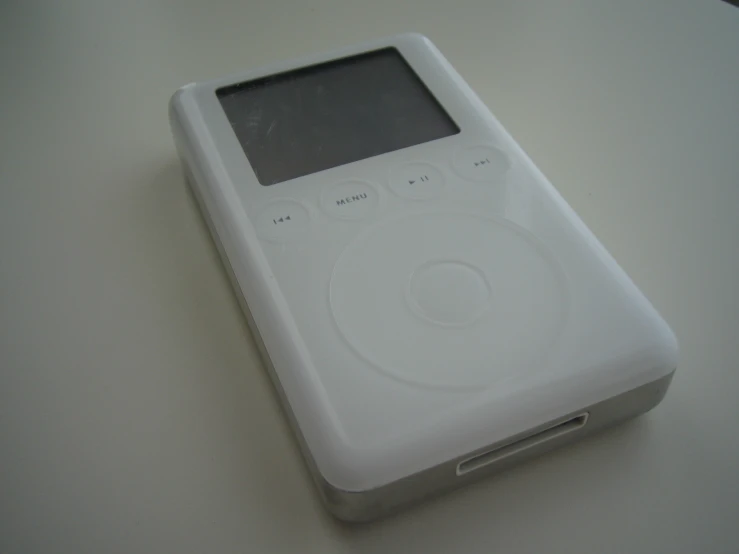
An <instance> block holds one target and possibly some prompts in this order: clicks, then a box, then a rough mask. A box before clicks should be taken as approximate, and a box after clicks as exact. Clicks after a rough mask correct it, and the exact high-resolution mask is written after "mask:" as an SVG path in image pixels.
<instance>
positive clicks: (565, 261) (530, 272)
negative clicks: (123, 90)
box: [169, 33, 678, 492]
mask: <svg viewBox="0 0 739 554" xmlns="http://www.w3.org/2000/svg"><path fill="white" fill-rule="evenodd" d="M387 47H393V48H396V49H397V50H398V51H399V52H400V54H401V55H402V56H403V57H404V58H405V59H406V60H407V61H408V63H409V64H410V65H411V67H413V68H414V71H416V72H417V73H418V75H419V77H420V78H421V79H422V80H423V81H424V84H425V86H426V87H428V89H429V90H431V91H433V92H434V94H435V95H436V97H437V99H438V100H439V102H440V104H441V105H442V106H443V107H444V109H445V110H446V111H447V112H448V113H450V114H451V115H452V117H453V118H454V119H455V121H456V123H457V124H458V125H459V129H460V131H459V132H458V133H457V134H455V135H452V136H447V137H445V138H441V139H438V140H434V141H430V142H425V143H421V144H417V145H414V146H410V147H407V148H403V149H400V150H396V151H393V152H391V153H386V154H383V155H379V156H373V157H368V158H365V159H362V160H360V161H357V162H354V163H349V164H344V165H340V166H336V167H332V168H330V169H327V170H324V171H321V172H317V173H312V174H310V175H307V176H302V177H297V178H294V179H291V180H287V181H284V182H281V183H279V184H277V185H274V186H270V187H263V186H261V185H260V184H259V182H258V181H257V178H256V176H255V173H254V169H253V168H252V167H251V164H250V161H251V160H250V161H247V160H246V157H245V156H244V154H243V152H242V151H241V146H240V144H239V142H238V141H237V139H236V136H235V135H234V132H233V129H232V126H231V123H229V122H228V121H227V120H226V118H225V113H224V111H223V110H222V108H221V107H220V105H219V104H218V102H217V100H216V93H215V91H217V90H218V89H219V88H221V87H230V86H233V85H238V84H239V83H242V82H243V81H244V80H248V79H250V78H253V77H258V76H262V75H272V74H274V73H279V72H282V71H286V70H288V71H289V70H290V69H293V68H298V69H300V68H303V67H305V66H306V65H313V64H315V63H321V62H325V61H330V60H334V59H337V58H342V57H345V56H352V55H356V54H357V53H360V54H361V53H365V52H368V51H369V52H372V51H376V50H378V49H382V48H387ZM388 86H389V87H390V86H392V84H391V83H388ZM169 114H170V124H171V128H172V132H173V136H174V141H175V144H176V145H177V150H178V152H179V154H180V157H181V158H182V160H183V164H184V167H185V168H187V169H186V171H187V172H188V173H192V175H193V179H192V182H193V186H194V187H196V190H197V195H198V197H200V198H202V199H203V202H204V205H205V209H206V211H207V213H208V218H209V220H211V221H213V224H214V229H215V230H216V233H217V235H218V242H219V243H220V244H222V245H223V251H224V253H225V256H226V257H227V258H228V260H229V265H230V267H231V268H232V269H233V273H234V275H235V277H236V282H237V283H238V285H237V286H238V288H239V289H240V293H241V294H243V296H244V298H245V299H246V302H247V304H248V305H249V312H250V313H251V314H252V316H253V318H254V321H255V324H256V327H257V328H258V330H259V334H260V337H261V339H262V340H263V341H264V344H265V347H266V349H267V352H269V356H270V360H271V362H272V364H273V365H274V369H275V374H276V376H277V380H278V382H279V383H280V388H281V389H282V390H283V391H284V394H285V398H286V402H287V404H288V405H289V407H288V409H289V410H290V412H291V413H293V414H294V416H295V420H296V422H297V426H298V427H299V429H300V431H299V432H300V435H301V436H302V437H303V438H304V439H305V444H306V448H307V450H308V452H309V453H310V458H311V459H312V460H314V461H315V465H316V468H317V471H318V473H319V475H320V478H321V479H322V480H325V481H326V482H328V483H329V484H330V485H331V486H332V487H335V488H337V489H339V490H341V491H351V492H365V491H371V490H372V489H376V488H379V487H382V486H384V485H388V484H391V483H393V482H397V481H400V480H402V479H404V478H406V477H410V476H412V475H415V474H417V473H419V472H421V471H423V470H426V469H429V468H431V467H434V466H438V465H441V464H443V463H444V462H447V461H449V460H453V459H456V458H459V457H460V456H465V455H468V454H470V453H471V452H474V451H477V450H479V449H480V448H484V447H487V446H488V445H490V444H494V443H497V442H500V441H504V440H506V439H508V438H510V437H513V436H515V435H517V434H519V433H523V432H525V431H527V430H529V429H532V428H534V427H538V426H540V425H543V424H546V423H547V422H550V421H553V420H556V419H558V418H561V417H563V416H566V415H567V414H570V413H573V412H577V411H579V410H583V409H585V408H586V407H587V406H590V405H593V404H596V403H598V402H601V401H604V400H607V399H609V398H611V397H614V396H618V395H621V394H623V393H625V392H628V391H631V390H633V389H636V388H638V387H641V386H642V385H645V384H647V383H650V382H653V381H656V380H658V379H660V378H662V377H664V376H666V375H668V374H671V373H672V372H673V371H674V370H675V367H676V366H677V358H678V356H677V354H678V347H677V342H676V339H675V336H674V334H673V333H672V331H671V330H670V329H669V327H668V326H667V324H666V323H665V322H664V320H663V319H662V318H661V317H660V316H659V315H658V314H657V313H656V312H655V310H654V308H653V307H652V306H651V305H650V304H649V302H648V301H647V300H646V299H645V298H644V296H643V295H642V294H641V292H640V291H639V290H637V288H636V287H635V286H634V284H633V282H632V281H631V280H630V279H629V278H628V277H627V276H626V275H625V274H624V272H623V270H622V269H621V268H620V267H619V266H618V265H617V263H616V262H615V261H614V260H613V258H612V257H611V256H609V255H608V253H607V252H606V251H605V249H604V248H603V246H602V245H601V244H600V243H599V242H598V240H597V239H596V238H595V237H594V236H593V235H592V233H591V232H590V231H589V230H588V229H587V228H586V226H585V225H584V224H583V222H582V220H580V219H579V218H578V217H577V215H576V214H575V213H574V212H573V211H572V209H571V207H570V206H568V205H567V204H566V202H565V201H564V200H563V199H562V197H561V196H560V194H559V193H558V192H557V191H556V190H555V189H554V188H553V187H552V185H551V183H549V182H548V181H547V180H546V178H545V177H544V176H543V175H542V174H541V171H540V170H539V169H538V168H537V167H536V166H535V165H534V162H533V161H532V160H530V159H529V158H528V157H527V156H526V155H525V153H524V152H523V151H522V150H521V147H520V145H518V144H517V143H516V142H515V139H514V138H512V137H511V136H510V134H509V133H507V132H506V131H505V129H503V128H502V126H501V124H500V122H499V121H498V120H496V119H495V117H494V116H493V115H492V114H491V113H490V111H489V110H488V109H487V108H486V107H485V106H484V105H482V103H481V101H480V99H479V98H478V97H477V96H476V95H475V93H474V92H473V91H471V90H470V88H469V86H468V85H467V83H465V82H464V80H463V79H462V78H461V77H460V76H459V74H458V73H457V72H456V71H454V69H453V68H451V66H450V64H449V62H448V61H447V60H446V59H445V58H444V57H443V54H442V53H440V52H439V51H438V49H437V48H436V47H435V46H434V45H433V43H432V42H431V41H430V40H429V39H428V38H426V37H424V36H422V35H420V34H418V33H404V34H399V35H395V36H392V37H386V38H380V39H378V40H376V41H370V42H367V43H362V44H358V45H351V46H348V47H345V48H342V49H338V50H336V51H331V52H326V53H318V54H314V55H310V56H308V57H307V58H305V59H298V60H292V61H287V62H280V63H278V64H275V65H274V66H272V67H262V68H258V69H256V70H249V71H247V72H244V73H243V74H237V75H232V76H229V77H226V78H223V79H218V80H216V81H205V82H198V83H195V84H193V83H191V84H188V85H186V86H184V87H182V88H181V89H180V90H178V91H177V92H176V93H175V94H174V95H173V97H172V101H171V103H170V109H169ZM273 123H274V122H273ZM277 124H280V123H277ZM267 133H269V131H267ZM265 138H266V137H265ZM325 146H326V148H331V144H330V143H326V144H325ZM425 160H434V164H433V165H432V164H430V163H428V162H426V161H425ZM286 163H288V162H287V161H286ZM409 164H410V165H411V167H419V168H424V167H428V171H425V170H424V171H423V172H422V173H418V172H417V171H416V172H414V173H413V174H412V175H411V177H412V178H411V179H409V180H408V181H407V183H408V184H409V186H410V185H412V186H413V188H414V191H418V193H417V194H414V195H413V197H412V198H411V199H410V200H411V201H408V200H405V199H404V198H402V197H401V198H398V197H396V196H395V195H389V196H388V198H387V202H385V203H383V207H382V208H383V209H381V210H374V213H373V214H372V217H371V218H362V219H363V220H362V221H358V220H357V218H349V219H355V220H357V221H354V222H353V223H352V222H349V221H347V222H346V223H345V224H344V225H338V224H337V222H336V221H335V220H334V219H333V218H330V217H323V218H322V217H320V215H319V213H318V212H319V210H317V209H316V207H317V206H316V204H317V203H321V204H324V202H323V200H324V198H325V194H322V192H321V191H322V190H323V189H324V188H325V186H326V183H337V184H338V186H342V185H341V184H342V183H346V182H351V181H354V180H356V178H357V177H358V178H359V179H360V180H361V181H365V182H373V183H376V184H377V185H378V189H377V190H378V191H379V190H380V189H383V188H385V187H389V188H391V189H393V190H396V187H397V185H395V184H394V183H396V180H397V173H396V172H395V171H394V170H393V168H394V167H395V166H401V167H403V166H405V167H408V165H409ZM452 165H455V166H456V167H457V170H458V171H459V175H456V174H455V173H454V172H453V171H452ZM427 173H428V174H430V176H429V175H427ZM434 173H436V177H435V178H434ZM414 178H417V179H414ZM348 180H349V181H348ZM442 180H443V181H444V182H445V183H446V187H445V188H444V189H443V194H441V193H442V189H440V187H439V186H438V185H439V183H440V182H441V181H442ZM424 191H427V193H424ZM355 192H359V191H355ZM286 195H290V196H291V197H293V199H286V198H285V196H286ZM401 196H402V195H401ZM276 197H279V198H280V200H277V201H276V200H275V198H276ZM264 198H269V199H270V200H269V201H268V202H267V203H266V204H263V203H262V202H263V200H264ZM348 200H349V202H350V203H349V204H348V208H349V209H351V210H353V209H354V208H353V207H352V206H361V205H362V204H364V205H366V206H368V207H370V206H371V205H372V203H371V200H372V199H371V198H370V196H369V195H368V194H364V195H363V196H359V195H356V196H354V197H349V198H348ZM413 200H415V201H413ZM290 204H292V206H293V207H292V208H291V207H290ZM376 204H379V201H378V202H376ZM275 206H277V207H278V209H279V210H280V211H279V213H275ZM303 207H305V208H307V209H308V210H310V211H312V212H314V213H316V217H314V218H312V220H311V221H309V222H308V224H307V225H301V227H300V229H301V231H302V232H300V233H299V234H298V233H296V232H295V231H296V230H297V229H298V228H299V227H298V225H299V224H300V223H299V222H302V221H304V219H305V218H304V217H301V213H303V212H305V210H304V209H303ZM341 209H342V210H346V209H347V205H346V204H344V206H343V207H342V208H341ZM265 212H266V213H267V216H266V217H265ZM347 213H351V212H347ZM255 222H256V225H257V227H258V229H254V223H255ZM265 224H266V229H265ZM283 229H284V231H283ZM266 231H269V233H267V235H266V236H265V232H266ZM260 235H261V236H262V238H265V239H266V240H265V241H261V242H260V240H259V237H260ZM283 235H284V236H283ZM288 235H289V236H288ZM288 238H289V242H288ZM274 239H282V240H274ZM471 279H474V280H471ZM464 294H466V295H468V296H466V297H464V296H463V295H464ZM491 297H492V300H490V299H491ZM389 377H390V378H389ZM419 387H421V388H420V390H419ZM424 389H425V390H424ZM429 389H433V390H429Z"/></svg>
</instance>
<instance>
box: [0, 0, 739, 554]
mask: <svg viewBox="0 0 739 554" xmlns="http://www.w3.org/2000/svg"><path fill="white" fill-rule="evenodd" d="M0 22H1V23H0V26H2V33H0V37H1V38H0V43H1V45H2V52H3V60H2V64H3V65H2V68H3V77H4V83H7V82H11V83H16V85H15V86H7V85H6V86H4V87H3V89H2V93H0V94H2V99H3V104H2V105H3V109H2V111H1V112H0V114H1V115H0V117H1V118H2V124H3V127H2V128H3V134H2V146H3V148H2V154H0V156H2V165H1V166H0V175H1V179H2V189H0V214H1V215H2V217H1V218H0V226H1V228H2V232H1V233H0V237H2V239H1V240H2V246H1V247H0V248H1V249H2V256H3V258H2V265H1V266H0V268H1V269H0V287H1V288H0V290H2V299H1V301H2V311H0V314H2V315H0V323H2V330H3V332H2V334H0V341H2V344H1V348H0V367H1V368H2V372H0V399H1V400H2V402H1V403H0V406H1V408H0V410H1V411H0V414H1V415H2V417H1V418H0V439H1V440H2V449H1V450H0V459H1V460H2V468H3V471H2V473H1V474H0V485H1V486H2V491H3V494H2V496H1V497H0V509H1V510H2V517H0V551H3V552H42V551H61V552H91V551H149V552H153V551H173V550H177V551H179V552H202V551H213V550H220V551H231V550H244V549H250V550H262V551H272V552H275V551H277V552H280V551H285V552H295V551H309V550H315V551H319V552H387V551H392V550H405V551H452V550H455V549H459V547H460V545H461V544H464V545H465V548H466V550H467V551H470V552H488V551H490V549H491V548H494V549H496V550H500V551H506V552H531V551H543V550H546V551H548V552H573V551H574V552H578V551H598V552H623V551H629V552H662V551H669V552H686V553H687V552H695V551H706V552H708V551H711V552H727V553H728V552H733V551H735V550H736V545H737V541H739V532H737V530H736V528H735V515H734V514H736V513H737V511H739V493H738V489H739V485H738V484H737V480H738V479H737V476H736V471H735V468H736V467H737V465H739V450H738V448H739V447H738V446H737V444H736V442H734V441H732V440H730V438H731V437H733V436H734V435H735V425H736V423H737V421H738V420H739V408H738V407H737V403H736V398H737V395H738V394H739V381H738V379H739V376H738V374H737V371H736V367H737V363H736V360H737V358H738V355H739V350H738V347H737V341H736V336H737V332H736V329H737V323H739V322H738V321H737V313H739V305H738V304H737V302H738V301H739V292H738V291H737V282H739V276H738V275H737V273H738V269H739V268H738V267H737V264H738V263H739V262H738V260H739V251H738V250H737V248H739V247H738V246H737V242H736V237H737V236H739V228H738V225H739V224H738V223H737V218H736V217H735V214H736V209H737V206H738V205H739V187H737V182H739V161H738V159H739V158H737V156H736V151H737V144H738V143H739V112H738V111H737V110H736V109H735V106H736V98H737V97H739V74H738V71H737V68H736V52H737V51H738V50H739V10H737V9H736V8H732V7H730V6H728V5H727V4H725V3H722V2H719V1H716V2H705V3H698V2H689V1H687V0H686V1H684V2H676V1H669V2H668V1H666V0H665V1H663V2H652V3H649V4H648V5H647V4H646V3H643V2H636V1H629V2H620V3H614V2H596V3H589V4H584V3H583V4H579V3H578V4H576V5H575V4H573V3H571V2H550V1H547V2H545V1H543V0H542V1H534V2H526V3H521V2H500V3H495V4H491V3H489V2H475V1H468V2H464V1H463V2H455V3H454V4H453V5H452V4H449V3H447V2H425V3H420V2H418V3H415V2H409V3H405V4H403V5H401V6H396V4H395V3H392V2H374V3H364V4H352V3H346V2H330V1H327V0H326V1H320V0H318V1H315V2H304V3H303V2H300V3H298V2H294V3H284V4H280V3H270V4H264V5H261V6H253V5H248V3H244V4H239V5H237V6H232V3H231V2H223V3H219V2H215V3H213V2H210V3H206V4H202V5H195V4H186V3H181V4H178V5H174V4H168V3H166V4H165V3H146V4H144V3H140V4H139V3H125V4H124V3H120V4H115V5H114V4H112V3H110V4H106V3H99V2H94V3H93V2H76V3H75V2H69V3H64V5H62V3H52V2H47V3H44V4H41V5H39V4H37V5H35V6H32V5H30V4H21V3H18V5H16V6H14V7H5V8H3V14H2V18H0ZM408 29H414V30H418V31H421V32H424V33H425V34H428V35H429V36H430V37H432V38H433V40H434V41H435V42H436V44H437V45H438V46H439V47H440V49H441V50H442V51H443V52H444V53H445V55H446V56H447V57H448V58H449V59H450V61H451V62H452V63H453V64H454V66H455V67H456V68H457V70H458V71H460V73H461V74H462V75H463V77H465V79H467V80H468V81H469V82H470V84H471V85H472V87H473V88H474V89H475V90H476V92H478V94H479V95H480V96H481V97H482V99H483V100H484V101H485V102H486V103H487V104H488V105H489V106H490V107H491V109H492V110H493V111H494V112H495V113H496V115H497V116H498V117H499V118H500V119H501V121H502V122H503V124H504V125H506V127H507V128H508V129H509V130H510V131H511V132H512V133H513V135H514V136H515V137H516V138H517V140H518V141H519V142H520V143H521V144H522V146H523V147H524V148H526V150H527V151H528V152H529V154H530V155H531V157H532V158H533V159H534V160H536V162H537V164H538V165H539V166H540V167H541V169H542V170H543V171H544V172H545V173H546V175H547V176H548V177H549V178H550V179H551V180H552V182H553V183H554V184H555V185H556V187H557V188H558V190H560V192H561V193H562V194H563V196H564V197H565V198H566V199H567V201H568V202H569V203H570V204H571V205H572V206H573V207H574V208H575V210H576V211H577V212H578V214H579V215H580V216H581V217H582V218H583V219H584V220H585V222H586V223H587V224H588V225H589V227H590V228H591V229H592V230H593V231H594V232H595V233H596V235H597V236H598V237H599V238H600V239H601V240H602V242H603V243H604V244H605V245H606V246H607V247H608V248H609V250H610V251H611V253H612V254H613V255H614V257H615V258H616V259H617V260H618V261H619V262H620V263H621V265H622V266H623V267H624V268H625V269H626V271H627V272H628V273H629V275H630V276H631V277H632V278H633V279H634V281H635V282H636V283H637V285H639V286H640V288H642V290H644V292H645V293H646V295H647V296H648V297H649V298H650V300H652V302H653V303H654V304H655V306H656V307H657V308H658V309H659V310H660V312H661V313H662V314H663V315H664V316H665V318H666V319H667V321H668V322H669V323H670V324H671V326H672V327H673V329H674V330H675V332H676V334H677V336H678V338H679V339H680V341H681V347H682V352H681V365H680V369H679V371H678V373H677V375H676V377H675V381H674V383H673V386H672V389H671V391H670V393H669V395H668V397H667V399H666V401H665V403H664V404H663V405H661V406H660V407H659V408H658V409H657V410H656V411H655V412H653V413H652V414H650V415H649V416H647V417H646V418H645V419H644V420H642V421H640V422H638V423H634V424H631V425H628V426H626V427H623V428H620V429H618V430H615V431H613V432H610V433H607V434H605V435H602V436H600V437H598V438H596V439H594V440H592V441H587V442H586V443H584V444H581V445H578V446H576V447H574V448H570V449H567V450H564V451H561V452H559V453H557V454H554V455H552V456H547V458H546V459H545V460H541V461H539V462H535V463H533V464H530V465H527V466H525V467H523V468H521V469H518V470H515V471H513V472H510V473H508V474H506V475H504V476H502V477H501V478H499V479H495V480H490V481H487V482H485V483H483V484H481V485H480V486H477V487H475V488H472V489H468V490H465V491H463V492H460V493H457V494H454V495H452V496H448V497H446V498H444V499H441V500H439V501H436V502H433V503H431V504H428V505H426V506H422V507H420V508H418V509H415V510H412V511H410V512H406V513H404V514H403V515H401V516H398V517H396V518H394V519H392V520H389V521H385V522H380V523H378V524H375V525H371V526H365V527H361V528H357V529H347V528H345V527H341V526H338V525H336V524H334V523H333V522H332V521H331V520H330V519H329V516H327V515H325V514H324V513H323V510H322V508H321V507H320V506H319V504H318V501H317V499H316V498H315V495H314V492H313V490H312V489H311V485H310V483H309V482H308V479H307V474H306V473H305V472H304V471H303V469H302V462H301V461H300V460H299V458H298V456H297V452H296V449H295V448H294V447H293V445H292V442H291V439H290V437H289V434H288V431H287V428H286V426H285V425H284V423H283V421H282V418H281V415H280V412H279V408H278V406H277V404H276V402H275V400H274V397H273V395H272V393H271V391H270V388H269V387H270V385H269V383H268V381H267V378H266V376H265V375H264V373H263V372H262V371H261V368H260V367H259V363H258V361H257V356H256V352H255V350H254V348H253V346H252V343H251V340H250V339H249V338H248V334H247V332H246V328H245V325H243V323H242V319H241V317H240V315H239V311H238V307H237V305H236V303H235V301H234V299H233V296H232V295H231V293H230V292H229V290H228V285H227V282H226V279H225V277H224V276H223V274H222V272H221V270H219V269H218V265H217V257H216V254H215V251H214V249H213V247H212V245H211V244H210V242H209V241H208V239H207V235H206V231H205V229H204V227H203V225H202V224H201V223H200V220H199V219H198V217H199V216H198V215H197V212H196V210H195V208H194V205H193V203H192V201H191V200H190V198H189V197H188V195H187V194H186V192H185V189H184V187H183V185H182V181H181V177H180V174H179V170H178V167H177V164H176V160H175V158H174V151H173V147H172V143H171V138H170V135H169V130H168V127H167V121H166V114H165V111H164V106H166V101H167V98H168V96H169V94H170V93H171V91H172V90H173V88H175V87H177V86H179V85H180V84H182V83H183V82H187V81H192V80H199V79H204V78H208V77H214V76H217V75H221V74H224V73H227V72H230V71H235V70H238V69H240V68H243V67H250V66H258V65H262V64H265V63H269V62H273V61H276V60H279V59H284V58H291V57H294V56H296V55H299V54H300V53H302V52H308V51H320V50H325V49H329V48H333V47H335V46H337V45H341V44H351V43H354V42H357V41H358V40H362V39H368V38H372V37H374V36H378V35H386V34H392V33H394V32H400V31H405V30H408ZM563 499H566V502H564V501H563ZM563 505H567V506H568V509H566V510H563V509H562V506H563ZM286 529H289V531H290V532H286Z"/></svg>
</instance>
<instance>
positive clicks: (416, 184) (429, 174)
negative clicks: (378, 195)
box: [390, 162, 444, 200]
mask: <svg viewBox="0 0 739 554" xmlns="http://www.w3.org/2000/svg"><path fill="white" fill-rule="evenodd" d="M443 188H444V175H443V174H442V173H441V171H439V170H438V169H436V168H435V167H434V166H432V165H431V164H427V163H420V162H417V163H410V164H405V165H401V166H399V167H396V168H394V169H393V170H392V171H391V172H390V189H391V190H392V191H393V192H394V193H395V194H397V195H398V196H402V197H404V198H411V199H413V200H423V199H426V198H433V197H434V196H437V195H438V194H439V193H440V192H441V191H442V189H443Z"/></svg>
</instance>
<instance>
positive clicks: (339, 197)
mask: <svg viewBox="0 0 739 554" xmlns="http://www.w3.org/2000/svg"><path fill="white" fill-rule="evenodd" d="M379 204H380V195H379V193H378V192H377V189H376V188H375V187H373V186H372V185H370V184H369V183H367V182H365V181H343V182H341V183H337V184H333V185H329V186H328V187H326V189H324V191H323V193H322V194H321V205H322V206H323V209H324V211H325V212H326V213H327V214H329V215H331V216H333V217H338V218H341V219H364V218H367V217H370V216H371V215H372V214H374V213H375V211H376V210H377V207H378V206H379Z"/></svg>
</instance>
